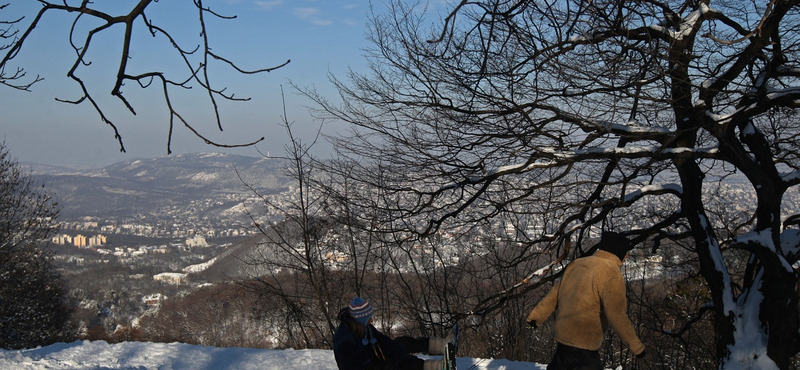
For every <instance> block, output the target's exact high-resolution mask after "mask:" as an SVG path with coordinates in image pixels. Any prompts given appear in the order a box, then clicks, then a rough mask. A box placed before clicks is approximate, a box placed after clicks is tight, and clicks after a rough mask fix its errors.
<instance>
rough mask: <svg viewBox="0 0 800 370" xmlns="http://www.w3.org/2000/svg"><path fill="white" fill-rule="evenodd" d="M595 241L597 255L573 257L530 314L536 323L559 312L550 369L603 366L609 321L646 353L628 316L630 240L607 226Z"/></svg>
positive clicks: (636, 349) (588, 369) (599, 369)
mask: <svg viewBox="0 0 800 370" xmlns="http://www.w3.org/2000/svg"><path fill="white" fill-rule="evenodd" d="M597 247H598V250H597V251H596V252H595V253H594V254H593V255H591V256H588V257H583V258H578V259H576V260H575V261H573V262H572V263H570V264H569V266H567V269H566V270H565V271H564V276H562V277H561V281H559V282H558V283H556V285H554V286H553V288H552V289H551V290H550V292H549V293H547V295H546V296H545V297H544V298H543V299H542V300H541V301H540V302H539V304H537V305H536V307H534V308H533V310H532V311H531V313H530V314H529V315H528V318H527V320H526V321H527V322H528V324H529V325H531V326H532V327H534V328H536V327H537V326H539V325H541V324H542V322H543V321H544V320H545V319H547V317H548V316H550V314H551V313H553V311H555V313H556V316H555V319H556V321H555V336H556V343H557V346H556V353H555V355H553V359H552V361H550V364H549V365H548V366H547V370H567V369H569V370H578V369H580V370H595V369H596V370H602V369H603V362H602V361H601V360H600V354H599V352H598V350H599V349H600V346H601V345H602V344H603V338H604V335H605V332H606V330H607V328H608V326H609V325H610V326H611V328H612V329H613V330H614V332H615V333H616V334H617V335H618V336H619V337H620V339H622V341H623V342H625V344H626V345H627V346H628V347H629V348H630V350H631V352H633V354H634V355H636V357H639V358H641V357H643V356H644V344H642V341H641V340H640V339H639V337H638V336H637V335H636V331H635V330H634V328H633V325H632V324H631V320H630V319H629V318H628V313H627V298H626V297H625V280H624V279H623V277H622V273H621V272H620V267H622V263H623V262H624V261H625V257H627V256H628V251H630V250H631V248H632V245H631V243H630V241H629V240H628V239H627V238H626V237H624V236H623V235H621V234H618V233H615V232H604V233H603V235H602V236H601V237H600V242H599V243H598V245H597Z"/></svg>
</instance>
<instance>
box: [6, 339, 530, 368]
mask: <svg viewBox="0 0 800 370" xmlns="http://www.w3.org/2000/svg"><path fill="white" fill-rule="evenodd" d="M457 364H458V368H459V370H501V369H502V370H544V369H545V366H543V365H538V364H533V363H528V362H514V361H508V360H494V359H472V358H467V357H460V358H458V360H457ZM0 369H2V370H100V369H102V370H289V369H307V370H336V363H335V362H334V360H333V352H332V351H328V350H319V349H311V350H269V349H252V348H217V347H203V346H195V345H189V344H182V343H169V344H166V343H145V342H124V343H119V344H108V343H106V342H103V341H97V342H89V341H83V342H80V341H78V342H73V343H58V344H54V345H51V346H48V347H42V348H37V349H28V350H19V351H7V350H0Z"/></svg>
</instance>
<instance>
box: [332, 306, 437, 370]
mask: <svg viewBox="0 0 800 370" xmlns="http://www.w3.org/2000/svg"><path fill="white" fill-rule="evenodd" d="M338 318H339V321H340V323H339V328H338V329H336V333H335V334H334V335H333V355H334V357H335V358H336V365H337V366H338V367H339V370H365V369H367V368H369V369H380V368H384V367H386V368H389V367H393V366H390V364H394V365H397V364H398V363H401V362H422V361H423V360H421V359H419V358H417V357H416V356H413V355H411V354H409V353H408V352H407V351H406V350H405V349H404V348H403V347H402V346H400V345H399V344H397V343H396V342H395V341H394V340H392V339H391V338H389V337H388V336H386V335H384V334H383V333H381V332H380V331H378V329H376V328H375V327H374V326H372V325H369V327H368V329H367V330H368V335H367V337H368V338H357V337H356V334H355V333H353V331H352V330H351V329H350V326H349V322H350V321H351V320H353V319H352V318H351V317H350V314H349V313H348V312H347V309H346V308H345V309H342V310H341V311H340V312H339V315H338ZM365 339H366V340H365ZM370 339H373V340H370ZM365 342H366V343H365ZM371 342H374V343H371ZM384 365H389V366H384ZM418 366H419V367H420V368H421V364H420V365H418ZM414 367H416V366H414Z"/></svg>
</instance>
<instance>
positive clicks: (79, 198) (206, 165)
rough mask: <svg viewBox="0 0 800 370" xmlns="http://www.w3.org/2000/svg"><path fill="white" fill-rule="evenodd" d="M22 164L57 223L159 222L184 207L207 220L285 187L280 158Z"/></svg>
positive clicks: (183, 210) (202, 156) (208, 157)
mask: <svg viewBox="0 0 800 370" xmlns="http://www.w3.org/2000/svg"><path fill="white" fill-rule="evenodd" d="M22 165H23V166H25V167H28V168H29V169H30V173H31V175H32V176H33V177H34V178H35V179H36V180H37V181H40V182H43V183H45V185H46V186H47V187H48V189H50V191H51V192H52V193H54V194H55V195H56V199H58V202H59V204H60V206H61V218H62V220H71V219H77V218H81V217H87V216H88V217H93V218H100V219H119V218H150V217H156V218H159V216H160V215H161V216H169V215H166V214H164V213H173V212H172V211H170V210H174V211H175V213H181V214H183V215H186V214H187V213H186V212H187V210H188V209H189V208H192V209H197V214H195V215H194V216H196V217H209V216H208V214H204V212H205V213H207V212H212V211H213V210H214V209H215V208H218V209H223V210H224V209H228V208H229V207H232V206H234V205H235V204H236V203H240V202H241V199H243V198H245V197H248V196H253V195H255V193H254V192H253V190H251V189H250V188H252V189H254V190H256V192H257V193H258V194H261V195H267V194H275V193H279V192H284V191H287V190H288V187H289V179H288V178H287V177H286V176H285V175H284V172H283V168H284V160H283V159H275V158H255V157H247V156H241V155H233V154H221V153H196V154H183V155H175V156H164V157H158V158H152V159H136V160H129V161H124V162H119V163H116V164H112V165H110V166H107V167H104V168H100V169H89V170H80V169H70V168H65V167H57V166H48V165H40V164H32V163H24V164H22ZM203 204H205V205H207V207H202V206H201V205H203ZM212 213H213V212H212ZM184 217H186V216H184ZM219 217H222V216H221V215H220V216H219ZM221 221H224V220H221Z"/></svg>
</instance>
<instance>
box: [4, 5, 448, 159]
mask: <svg viewBox="0 0 800 370" xmlns="http://www.w3.org/2000/svg"><path fill="white" fill-rule="evenodd" d="M54 1H56V2H57V1H60V0H54ZM383 1H384V0H376V1H373V2H372V3H370V2H368V1H356V0H352V1H351V0H342V1H337V0H205V1H204V2H203V4H204V6H207V7H210V8H211V9H212V10H214V11H215V12H218V13H220V14H224V15H236V16H237V18H236V19H234V20H224V21H222V20H212V21H208V24H207V25H208V27H209V35H210V37H211V43H212V45H211V46H212V48H213V50H214V51H215V52H217V53H219V54H222V55H223V56H225V57H227V58H229V59H230V60H232V61H234V62H235V63H237V64H238V65H239V66H240V67H241V68H243V69H249V70H252V69H259V68H265V67H271V66H274V65H278V64H280V63H283V62H285V61H286V60H288V59H291V63H290V64H289V65H287V66H286V67H283V68H281V69H279V70H276V71H273V72H270V73H264V74H258V75H239V74H236V73H233V72H232V71H231V69H230V68H227V67H224V66H222V65H214V66H213V68H212V69H211V71H210V72H211V74H212V81H214V82H216V84H217V87H227V88H228V90H227V91H228V92H232V93H235V95H236V96H237V97H250V98H251V99H252V100H251V101H249V102H238V103H229V102H223V103H222V104H221V114H222V116H223V129H224V131H222V132H219V130H218V129H217V128H216V123H215V121H214V119H213V114H212V112H211V110H210V104H209V102H208V99H207V97H206V95H204V94H202V93H201V92H200V91H199V90H198V89H195V90H193V91H178V89H173V91H172V92H171V94H172V100H173V103H174V104H175V105H176V107H177V109H178V110H179V112H180V113H181V114H183V115H184V116H186V117H187V118H188V119H189V120H190V121H191V122H192V124H194V125H195V128H197V129H198V130H199V131H201V132H202V134H203V135H207V136H208V137H209V138H211V139H213V140H217V141H219V142H223V143H227V144H234V143H243V142H250V141H253V140H255V139H257V138H259V137H262V136H264V137H266V140H265V141H264V142H262V143H260V144H258V145H257V148H258V149H259V150H260V151H261V152H270V153H271V154H273V155H274V154H275V153H282V151H283V146H284V145H285V143H286V141H287V137H286V135H285V132H284V131H283V130H282V129H281V128H280V127H279V126H278V123H279V122H280V120H281V116H282V114H283V107H282V101H281V87H282V86H283V91H284V93H285V96H286V109H287V115H288V119H289V120H290V121H292V122H294V125H295V126H294V127H295V129H296V130H297V133H298V134H300V135H301V136H302V137H304V138H305V139H307V140H310V139H311V138H312V136H313V135H312V134H313V132H314V130H315V129H316V128H317V127H319V125H320V122H316V121H314V120H313V119H312V118H311V117H310V115H309V112H308V109H307V106H308V105H309V104H311V102H309V101H307V100H306V99H305V98H303V97H302V96H299V95H297V94H296V93H295V92H294V91H293V90H292V89H291V87H290V86H289V85H288V81H292V82H294V83H295V84H297V85H300V86H314V87H315V88H317V89H318V90H319V91H321V92H323V93H324V94H325V95H329V96H330V97H331V99H334V100H335V99H336V98H337V94H336V92H335V91H334V89H333V87H332V85H331V83H330V82H329V81H328V74H329V73H331V74H333V75H335V76H337V77H339V78H345V74H346V73H347V71H348V68H352V69H353V70H355V71H364V70H365V65H366V61H365V59H364V57H363V54H364V52H363V50H364V49H365V48H368V47H369V46H370V45H369V44H368V42H367V41H366V33H367V32H368V31H369V30H368V29H367V21H368V14H369V13H370V9H371V8H372V9H374V11H375V12H376V13H382V12H385V11H386V5H385V4H384V2H383ZM134 2H135V1H133V0H95V1H94V2H93V3H94V5H93V6H94V7H96V8H98V9H107V8H104V7H108V6H113V7H116V8H119V9H128V8H129V7H130V6H131V5H130V4H133V3H134ZM79 3H80V2H79V1H70V4H73V5H75V4H79ZM439 6H440V7H442V8H443V7H444V3H443V2H439ZM39 7H40V5H39V4H38V3H37V2H36V1H35V0H15V1H13V2H11V4H10V6H9V7H8V8H7V10H4V11H3V12H4V13H3V12H0V16H2V17H3V19H9V18H13V17H15V16H16V15H23V16H26V17H28V18H27V19H32V18H33V16H34V15H35V13H36V11H37V10H38V9H39ZM440 10H441V9H440ZM429 11H434V12H436V10H433V9H432V8H429ZM147 15H148V17H150V18H151V19H152V20H153V21H154V22H155V23H157V24H160V25H162V27H164V28H167V29H169V30H172V31H173V32H175V34H174V36H176V37H177V38H178V39H179V40H183V44H182V45H183V46H184V47H185V48H193V47H194V46H196V45H197V44H198V43H199V42H200V40H201V39H200V38H198V37H197V35H198V34H199V31H198V30H199V26H198V25H197V17H196V10H194V8H193V6H192V4H191V0H161V1H158V2H154V3H152V4H151V5H150V7H149V8H148V12H147ZM72 19H73V17H69V16H65V14H57V13H55V12H53V14H52V15H51V16H48V17H46V18H45V23H44V24H43V25H42V26H41V27H38V28H37V29H36V30H35V31H34V35H33V37H32V38H31V39H30V40H29V41H28V42H27V43H26V44H25V46H24V48H23V49H22V51H21V52H20V54H19V55H18V57H17V58H16V59H14V61H15V62H14V63H12V64H11V65H10V66H11V67H14V68H15V67H17V66H21V67H24V68H25V69H26V71H27V72H28V75H29V76H35V75H39V76H41V77H43V78H44V81H42V82H40V83H37V84H35V85H34V86H33V87H32V90H33V91H32V92H20V91H16V90H12V89H10V88H7V87H4V86H0V99H1V100H2V101H3V102H4V106H5V107H6V108H5V109H4V110H3V117H2V119H1V120H0V135H2V136H3V138H4V140H5V143H6V146H7V147H8V148H9V150H10V152H11V154H12V155H13V156H14V157H16V158H17V159H18V160H19V161H20V162H38V163H45V164H58V165H70V166H88V167H101V166H104V165H108V164H111V163H114V162H118V161H122V160H126V159H134V158H145V157H154V156H161V155H166V154H167V130H168V123H167V120H168V118H169V115H168V112H167V110H166V106H165V103H164V100H163V94H162V93H161V91H160V90H159V88H158V87H157V86H151V87H148V88H146V89H142V88H140V87H138V86H136V84H134V83H129V84H128V85H127V86H125V88H124V89H123V93H124V94H125V96H126V97H127V98H128V99H129V100H130V102H131V103H132V105H133V107H134V109H135V110H136V112H137V114H136V115H132V114H130V113H129V112H128V110H127V109H125V107H124V105H123V104H122V102H121V101H119V100H118V99H116V98H112V97H111V96H110V94H109V93H110V91H111V87H112V84H113V81H114V76H115V74H116V66H117V64H118V61H119V52H120V50H119V40H120V39H121V36H122V33H121V29H116V30H111V32H105V33H104V34H103V35H102V36H98V37H96V38H95V40H94V42H93V44H92V46H91V48H90V53H89V56H88V58H87V59H89V60H90V61H91V63H92V64H91V65H89V66H84V67H82V68H81V69H80V70H79V75H80V76H81V77H82V78H83V79H84V80H86V81H87V84H88V85H89V88H90V90H91V91H92V94H93V95H94V96H95V97H96V98H98V100H99V103H100V104H101V106H102V108H103V109H104V111H105V113H106V114H107V115H108V116H109V117H110V119H111V120H112V121H113V122H114V123H115V124H116V125H117V127H118V129H119V130H120V133H121V134H122V137H123V140H124V143H125V147H126V149H127V153H120V152H119V145H118V143H117V142H116V140H115V139H114V136H113V134H114V133H113V130H112V129H111V127H110V126H108V125H106V124H104V123H103V122H102V121H101V120H100V118H99V115H98V114H97V112H96V111H94V109H93V108H92V107H91V106H90V105H89V104H85V103H84V104H80V105H73V104H65V103H61V102H57V101H56V100H55V99H56V98H59V99H68V100H69V99H77V98H79V97H80V96H81V93H80V91H79V88H78V85H77V84H75V83H74V82H73V81H72V80H70V79H68V78H67V77H66V74H67V71H68V70H69V68H70V67H71V65H72V63H73V62H74V55H75V54H74V51H73V50H72V49H71V48H70V47H69V39H68V35H69V27H70V25H71V22H72ZM93 26H94V24H92V23H90V21H88V20H87V21H86V22H83V23H81V27H80V28H81V29H88V28H90V27H93ZM137 26H139V27H138V31H139V33H138V34H137V35H136V36H135V39H134V40H135V42H134V45H133V51H132V59H131V60H130V64H131V66H132V67H134V68H135V69H133V70H132V71H131V72H135V73H141V72H145V71H149V70H158V71H162V72H168V73H169V71H176V69H175V68H174V66H176V65H177V66H180V63H181V62H180V61H179V60H177V61H176V60H175V59H174V58H175V57H174V55H176V54H175V53H174V51H173V50H172V49H171V47H170V46H169V45H168V44H167V43H166V39H165V38H164V37H156V38H153V37H150V36H149V34H148V33H146V31H145V30H144V27H143V26H142V25H141V23H139V24H137ZM82 37H83V36H80V37H78V39H80V40H82ZM171 58H172V59H171ZM145 67H148V68H149V69H146V68H145ZM179 73H180V74H179V75H174V76H176V77H175V78H176V79H177V78H178V77H177V76H181V78H182V77H183V76H187V72H185V71H184V70H180V71H179ZM335 127H336V126H335V125H332V126H331V127H330V128H327V130H334V129H335ZM320 148H321V149H320V150H324V148H325V146H324V145H321V146H320ZM172 151H173V154H181V153H191V152H199V151H217V149H216V148H215V147H212V146H208V145H206V144H204V143H203V142H202V141H201V140H200V139H199V138H196V137H194V136H193V135H191V134H190V133H189V131H188V130H186V129H184V128H183V127H182V126H176V128H175V131H174V136H173V141H172ZM228 152H232V153H236V154H243V155H252V156H257V155H259V154H258V152H257V151H256V149H254V148H242V149H234V150H228Z"/></svg>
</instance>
